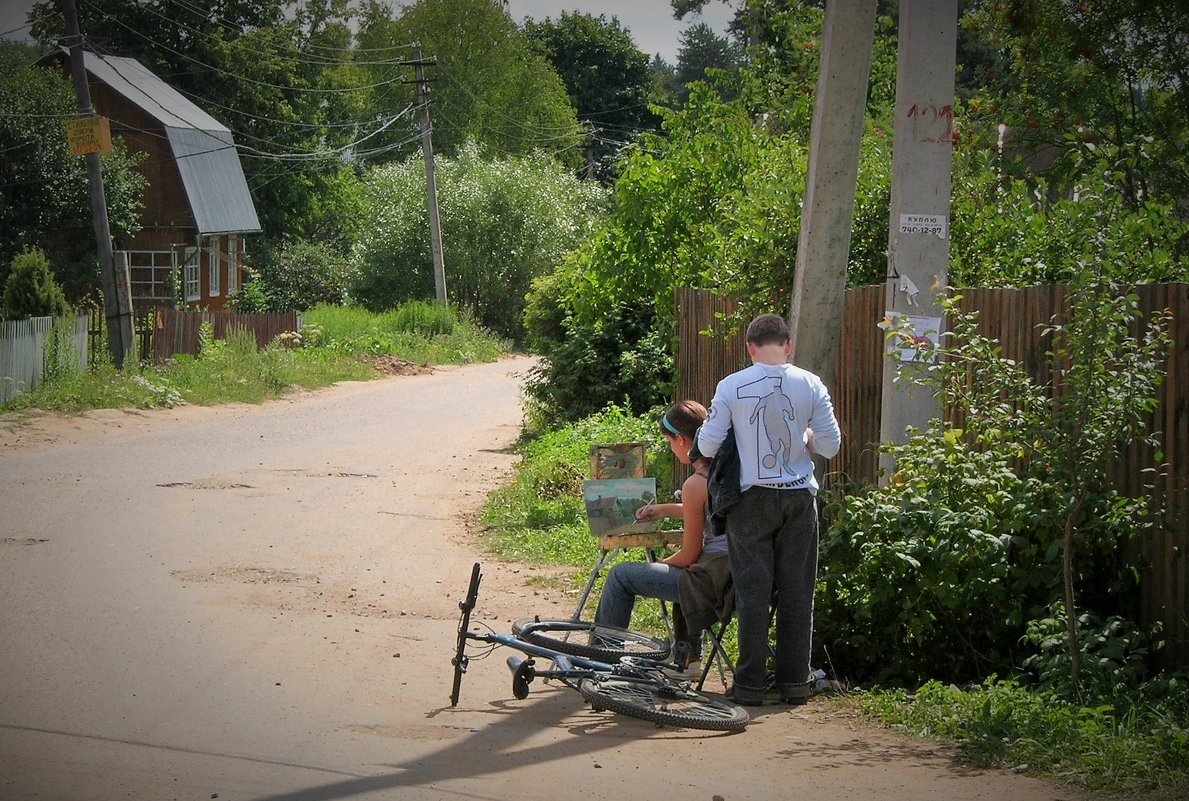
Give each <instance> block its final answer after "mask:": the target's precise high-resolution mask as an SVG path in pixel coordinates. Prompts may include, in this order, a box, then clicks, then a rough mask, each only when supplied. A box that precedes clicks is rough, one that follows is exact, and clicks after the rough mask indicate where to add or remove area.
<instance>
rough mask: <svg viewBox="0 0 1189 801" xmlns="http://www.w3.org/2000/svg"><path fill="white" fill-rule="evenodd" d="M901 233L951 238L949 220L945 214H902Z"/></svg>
mask: <svg viewBox="0 0 1189 801" xmlns="http://www.w3.org/2000/svg"><path fill="white" fill-rule="evenodd" d="M900 233H902V234H929V235H931V236H935V237H937V238H938V239H945V238H946V237H948V236H949V220H948V219H947V218H946V216H945V215H944V214H901V215H900Z"/></svg>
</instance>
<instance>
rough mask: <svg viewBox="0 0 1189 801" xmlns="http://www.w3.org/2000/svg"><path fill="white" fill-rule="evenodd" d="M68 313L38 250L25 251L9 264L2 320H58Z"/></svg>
mask: <svg viewBox="0 0 1189 801" xmlns="http://www.w3.org/2000/svg"><path fill="white" fill-rule="evenodd" d="M69 310H70V304H68V303H67V302H66V295H65V294H63V292H62V288H61V287H60V286H58V282H57V281H55V280H54V274H53V271H51V270H50V263H49V260H48V259H46V257H45V253H43V252H42V251H41V250H36V249H33V250H26V251H24V252H22V253H20V254H18V255H17V256H16V257H15V258H13V260H12V270H11V271H10V272H9V274H8V280H7V281H5V283H4V316H5V317H8V318H10V319H14V320H20V319H22V318H25V317H60V316H62V315H64V314H66V313H67V312H68V311H69Z"/></svg>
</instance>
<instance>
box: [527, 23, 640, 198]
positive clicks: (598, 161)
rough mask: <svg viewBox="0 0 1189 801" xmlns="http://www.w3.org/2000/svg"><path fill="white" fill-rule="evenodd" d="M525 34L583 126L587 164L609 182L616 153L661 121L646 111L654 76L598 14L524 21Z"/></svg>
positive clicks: (625, 36)
mask: <svg viewBox="0 0 1189 801" xmlns="http://www.w3.org/2000/svg"><path fill="white" fill-rule="evenodd" d="M523 28H524V33H525V35H526V36H527V37H528V39H529V40H530V41H531V42H532V43H533V44H534V45H535V46H536V47H537V48H539V49H540V51H541V52H542V53H543V54H544V55H545V57H546V58H547V59H548V60H549V63H550V64H552V65H553V67H554V69H556V70H557V73H558V75H560V76H561V79H562V81H563V82H564V83H565V86H566V91H567V92H568V93H569V95H570V99H571V100H572V101H573V103H574V107H575V109H576V110H577V113H578V120H579V121H580V122H581V123H582V125H583V126H584V127H585V128H586V132H587V134H586V135H587V144H586V147H587V152H586V158H587V160H588V165H589V166H590V167H594V168H595V169H596V171H597V174H598V175H599V176H600V177H601V178H602V179H603V180H608V179H609V178H610V177H611V176H612V167H613V165H614V162H615V159H616V157H617V156H618V154H619V152H620V150H622V149H623V147H624V146H625V145H626V144H628V143H629V142H632V141H634V140H635V139H636V137H637V136H638V135H639V134H640V133H641V132H642V131H646V130H656V128H657V127H658V125H659V122H660V120H659V119H658V118H657V116H656V115H655V114H654V113H653V112H652V110H651V109H650V108H649V107H648V103H649V97H650V95H651V92H652V80H653V72H652V68H651V66H650V65H649V61H648V56H646V55H645V54H644V53H643V52H642V51H641V50H640V49H639V48H638V47H636V44H635V42H634V41H632V37H631V34H630V33H629V32H628V31H627V29H626V28H624V27H623V26H622V25H620V24H619V20H618V19H617V18H615V17H612V18H611V19H610V20H608V19H607V18H606V16H604V15H602V14H600V15H599V16H597V17H596V16H594V15H593V14H583V13H579V12H577V11H574V12H569V11H563V12H561V14H560V16H558V18H557V20H556V21H554V20H553V19H551V18H549V17H546V18H545V19H544V20H542V21H540V22H534V21H533V20H532V19H525V21H524V25H523Z"/></svg>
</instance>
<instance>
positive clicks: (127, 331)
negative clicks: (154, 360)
mask: <svg viewBox="0 0 1189 801" xmlns="http://www.w3.org/2000/svg"><path fill="white" fill-rule="evenodd" d="M58 6H59V8H60V9H61V10H62V15H63V16H64V17H65V18H66V40H67V42H69V45H68V46H69V48H70V72H71V77H72V78H73V79H74V91H75V94H76V95H77V96H78V113H79V114H80V115H81V116H84V117H90V116H92V115H93V114H94V113H95V111H94V109H92V108H91V90H90V88H89V87H88V86H87V67H86V64H85V63H84V62H83V37H82V33H81V32H80V30H79V26H78V9H77V8H76V7H75V4H74V0H58ZM84 158H86V160H87V175H88V178H89V180H90V184H91V219H92V221H93V223H94V227H95V247H96V250H97V252H98V254H99V276H100V281H101V284H102V286H103V311H104V315H105V316H106V318H107V347H108V352H109V353H110V354H111V360H112V363H114V364H115V365H116V367H123V366H124V359H125V357H126V356H127V354H129V353H131V352H132V302H131V298H126V297H124V296H123V294H122V293H121V292H120V288H121V286H123V287H127V284H128V282H127V280H125V281H123V282H120V281H117V280H116V267H115V262H114V260H113V258H112V247H111V227H110V226H109V224H108V221H107V197H106V195H105V193H104V191H103V168H102V166H101V165H100V163H99V154H98V153H87V154H86V156H85V157H84ZM124 294H126V293H124Z"/></svg>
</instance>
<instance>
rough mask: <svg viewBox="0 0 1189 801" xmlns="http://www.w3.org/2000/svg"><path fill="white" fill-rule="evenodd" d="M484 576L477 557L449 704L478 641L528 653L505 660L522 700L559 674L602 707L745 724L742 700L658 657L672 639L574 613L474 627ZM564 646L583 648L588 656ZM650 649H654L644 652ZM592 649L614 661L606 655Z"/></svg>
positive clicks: (656, 719)
mask: <svg viewBox="0 0 1189 801" xmlns="http://www.w3.org/2000/svg"><path fill="white" fill-rule="evenodd" d="M481 580H482V572H481V570H480V565H479V564H478V563H476V564H475V566H474V568H473V569H472V570H471V582H470V585H469V586H468V588H467V594H466V597H465V598H464V599H463V600H462V601H460V602H459V604H458V607H459V609H461V610H462V614H461V615H460V616H459V621H458V638H457V640H456V643H455V650H454V659H453V660H451V661H452V664H453V665H454V686H453V689H452V690H451V692H450V705H451V706H458V697H459V691H460V689H461V687H462V676H463V674H464V673H466V671H467V667H468V666H469V664H470V661H471V657H470V656H469V655H468V654H467V645H468V644H469V643H479V644H483V645H487V646H490V647H488V648H487V649H486V650H484V651H483V652H482V653H481V654H480V655H479V657H478V658H482V657H485V656H487V655H489V654H490V653H491V652H492V651H494V650H495V649H496V648H497V647H500V646H504V647H508V648H513V649H515V650H517V651H520V652H522V653H524V654H527V655H528V658H523V657H520V656H516V655H512V656H509V657H508V660H507V663H508V668H509V669H510V670H511V671H512V694H513V695H514V696H515V697H516V698H518V699H520V700H523V699H524V698H527V697H528V692H529V685H530V684H531V683H532V682H533V681H534V680H535V679H538V678H540V679H545V680H546V681H548V680H551V679H555V680H557V681H559V682H560V683H562V684H564V685H565V686H567V687H569V688H571V689H573V690H577V691H578V692H579V693H581V695H582V697H583V699H585V700H586V702H587V703H589V704H590V705H591V706H592V707H593V708H594V709H595V711H596V712H600V711H603V710H610V711H612V712H618V713H619V714H622V715H628V716H630V717H634V718H640V719H642V720H648V721H651V722H653V723H660V724H668V725H672V726H685V727H687V728H691V729H704V730H707V731H742V730H743V728H744V727H745V726H746V725H747V723H748V721H749V720H750V717H749V715H748V714H747V710H745V709H743V708H742V707H740V706H737V705H735V704H732V703H730V702H728V701H725V700H719V699H716V698H709V697H707V696H705V695H703V694H702V693H700V692H697V691H696V690H694V689H693V688H692V687H691V685H690V683H689V682H687V681H682V680H680V679H675V678H672V677H670V676H669V675H667V674H666V672H665V671H666V670H675V669H676V668H677V665H674V664H670V663H667V662H662V661H659V657H660V656H663V655H667V653H668V650H669V647H668V644H667V643H665V642H664V641H663V640H658V639H655V638H653V637H649V636H648V635H644V634H639V633H636V632H632V631H627V630H626V629H616V628H612V627H609V626H595V625H594V624H593V623H584V622H580V621H569V620H566V621H562V620H522V621H518V622H517V623H516V624H515V625H514V626H513V634H511V635H508V634H497V633H495V631H493V630H491V629H490V627H486V626H484V628H487V632H486V633H484V632H477V631H472V630H471V628H472V627H471V611H472V610H473V609H474V608H475V602H476V600H477V599H478V597H479V583H480V581H481ZM476 628H477V627H476ZM542 643H544V644H542ZM562 649H566V650H575V649H577V650H580V651H583V652H584V654H585V655H583V654H576V653H566V650H562ZM646 653H648V654H653V656H644V655H642V654H646ZM592 654H597V655H601V656H603V657H604V658H606V659H608V660H613V661H600V659H598V658H594V656H592ZM534 657H536V658H540V659H545V660H549V661H550V662H551V663H552V667H550V668H548V669H538V667H537V663H536V659H535V658H534Z"/></svg>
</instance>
